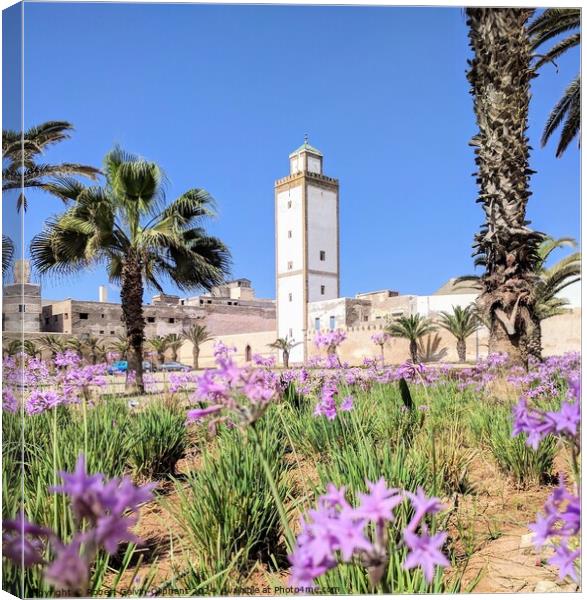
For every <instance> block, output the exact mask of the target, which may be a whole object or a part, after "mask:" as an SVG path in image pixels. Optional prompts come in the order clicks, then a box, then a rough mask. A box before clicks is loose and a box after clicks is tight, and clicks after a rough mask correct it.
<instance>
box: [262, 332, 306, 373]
mask: <svg viewBox="0 0 587 600" xmlns="http://www.w3.org/2000/svg"><path fill="white" fill-rule="evenodd" d="M300 343H301V342H294V341H293V340H290V339H288V337H287V336H285V337H284V338H277V339H276V340H275V341H274V342H272V343H271V344H268V345H269V347H270V348H275V349H276V350H281V352H282V354H283V366H284V368H285V369H289V353H290V352H291V350H292V348H295V346H297V345H298V344H300Z"/></svg>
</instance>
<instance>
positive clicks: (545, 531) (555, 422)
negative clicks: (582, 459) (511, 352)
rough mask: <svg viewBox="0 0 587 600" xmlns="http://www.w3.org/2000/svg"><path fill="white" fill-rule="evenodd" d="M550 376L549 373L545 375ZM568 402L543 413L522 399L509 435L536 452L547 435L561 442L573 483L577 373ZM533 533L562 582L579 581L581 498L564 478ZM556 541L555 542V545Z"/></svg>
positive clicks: (577, 422) (577, 452)
mask: <svg viewBox="0 0 587 600" xmlns="http://www.w3.org/2000/svg"><path fill="white" fill-rule="evenodd" d="M547 376H548V377H549V376H550V374H547ZM568 377H569V378H568V392H567V399H566V400H565V401H563V402H562V404H561V408H560V409H559V410H558V411H543V410H538V409H536V408H529V407H528V401H527V398H526V397H522V398H521V399H520V402H519V403H518V405H517V406H516V407H515V409H514V427H513V431H512V435H513V436H515V435H518V434H520V433H525V434H527V436H528V437H527V440H526V443H527V444H528V445H529V446H531V447H532V448H534V449H536V448H537V447H538V444H539V443H540V441H541V440H543V439H544V438H545V437H546V436H547V435H554V436H557V437H559V438H560V439H562V440H563V441H564V442H565V443H566V444H567V445H568V447H569V450H570V452H571V457H572V460H573V469H574V475H575V480H576V481H577V482H578V481H580V473H579V469H580V467H579V455H580V452H581V432H580V426H581V411H580V402H581V385H580V380H579V378H578V373H575V372H571V373H570V375H569V376H568ZM529 528H530V530H531V531H533V532H534V544H535V545H536V546H537V547H539V548H540V547H542V546H545V545H548V546H551V547H553V548H554V550H555V552H554V554H553V555H552V556H551V557H550V558H549V559H548V562H549V564H551V565H553V566H555V567H558V569H559V576H560V578H561V580H562V579H564V578H565V577H567V576H568V577H570V578H571V579H573V580H574V581H578V575H577V571H576V565H577V563H578V561H579V557H580V555H581V548H580V532H581V499H580V496H579V495H576V494H574V493H571V492H569V491H567V489H566V487H565V482H564V478H563V477H562V476H561V477H560V483H559V486H558V487H557V488H556V489H555V490H554V492H553V493H552V494H551V495H550V497H549V498H548V500H547V501H546V503H545V504H544V508H543V512H542V513H541V514H538V515H537V517H536V522H535V523H531V524H530V525H529ZM555 542H556V543H555Z"/></svg>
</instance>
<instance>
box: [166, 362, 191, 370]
mask: <svg viewBox="0 0 587 600" xmlns="http://www.w3.org/2000/svg"><path fill="white" fill-rule="evenodd" d="M158 370H159V371H166V372H170V371H191V370H192V368H191V367H188V366H187V365H182V364H181V363H178V362H175V361H169V362H164V363H163V364H161V365H159V367H158Z"/></svg>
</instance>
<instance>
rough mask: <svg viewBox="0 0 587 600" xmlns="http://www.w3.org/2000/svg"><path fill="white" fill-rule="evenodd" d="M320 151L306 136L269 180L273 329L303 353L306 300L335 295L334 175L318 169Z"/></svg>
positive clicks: (295, 353)
mask: <svg viewBox="0 0 587 600" xmlns="http://www.w3.org/2000/svg"><path fill="white" fill-rule="evenodd" d="M323 162H324V157H323V155H322V153H321V152H320V151H319V150H317V149H316V148H313V147H312V146H310V145H309V144H308V141H307V139H306V140H305V141H304V143H303V144H302V145H301V146H300V147H299V148H298V149H297V150H294V152H292V153H291V154H290V155H289V164H290V174H289V175H288V176H286V177H283V178H281V179H278V180H277V181H276V182H275V253H276V256H275V264H276V281H277V335H278V337H280V338H285V337H287V338H288V339H290V340H293V341H294V342H295V343H297V345H296V346H295V347H294V348H293V349H292V351H291V355H290V362H292V363H300V362H303V361H304V360H305V359H306V357H307V355H308V348H307V344H308V340H307V332H308V331H309V330H310V328H311V327H310V325H311V324H310V323H308V303H309V302H318V301H321V300H331V299H334V298H338V297H339V295H340V294H339V291H340V281H339V246H340V244H339V232H338V221H339V195H338V190H339V186H338V180H337V179H333V178H332V177H327V176H326V175H324V174H323V172H322V171H323Z"/></svg>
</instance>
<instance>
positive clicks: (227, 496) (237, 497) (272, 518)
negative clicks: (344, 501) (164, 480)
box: [169, 423, 287, 573]
mask: <svg viewBox="0 0 587 600" xmlns="http://www.w3.org/2000/svg"><path fill="white" fill-rule="evenodd" d="M257 427H259V429H258V433H259V436H260V440H261V442H260V443H261V446H262V452H263V453H264V455H265V458H266V460H267V463H268V464H269V465H270V468H271V471H272V476H273V480H274V481H275V483H276V486H277V490H278V495H279V498H280V500H281V502H282V503H283V502H284V501H285V498H286V495H287V485H286V483H285V478H284V475H285V473H286V468H287V467H286V465H285V462H284V457H283V441H282V439H281V436H280V434H279V432H278V430H277V429H276V428H269V427H268V426H267V425H266V424H265V423H262V424H261V423H257ZM184 484H187V485H184ZM176 490H177V493H178V496H179V501H178V503H177V504H176V505H169V510H170V511H171V513H172V514H173V515H174V517H175V519H176V520H177V522H178V523H179V525H180V526H181V528H182V529H183V530H184V531H185V532H186V534H187V536H188V539H189V540H190V542H191V545H192V546H193V548H194V550H195V552H196V553H197V555H198V556H199V557H201V559H202V561H203V563H204V565H203V566H204V567H205V569H204V570H205V572H208V573H220V572H222V571H224V570H225V569H227V568H228V567H229V566H230V565H231V563H232V562H233V560H234V558H235V557H236V556H237V554H239V553H240V558H239V560H238V565H239V568H238V570H239V571H240V572H241V573H243V571H244V570H245V569H246V568H247V566H248V561H249V560H250V559H252V558H255V559H257V558H258V559H261V560H265V561H266V560H267V559H268V558H270V557H271V555H279V554H280V553H281V552H282V550H283V548H282V547H281V545H280V538H281V536H282V535H283V528H282V524H281V522H280V517H279V511H278V507H277V504H276V502H275V500H274V497H273V494H272V491H271V487H270V484H269V482H268V480H267V477H266V475H265V472H264V471H263V468H262V465H261V463H260V460H259V457H258V451H257V446H256V445H255V443H254V442H253V440H252V438H251V432H249V431H246V432H245V433H241V432H240V431H234V430H233V431H227V430H223V431H221V433H220V436H219V440H218V448H217V452H215V453H212V452H210V451H206V452H204V455H203V465H202V467H201V469H200V470H199V471H192V472H190V473H189V475H188V476H187V478H186V480H185V482H183V481H182V482H179V481H176Z"/></svg>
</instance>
